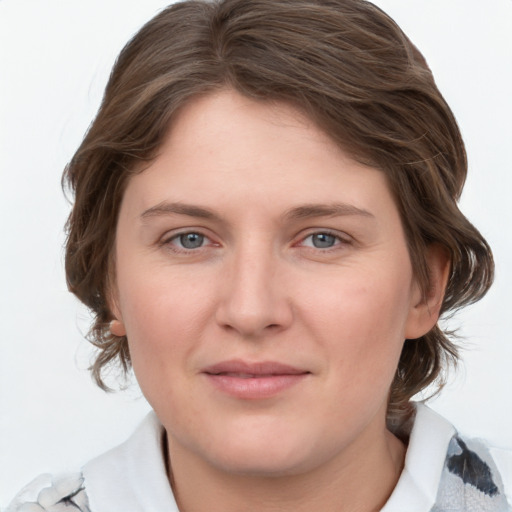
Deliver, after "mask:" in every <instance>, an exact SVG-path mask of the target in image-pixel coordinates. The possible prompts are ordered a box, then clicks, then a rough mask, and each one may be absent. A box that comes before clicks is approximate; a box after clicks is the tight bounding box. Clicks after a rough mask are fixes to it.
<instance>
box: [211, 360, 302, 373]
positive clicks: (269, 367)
mask: <svg viewBox="0 0 512 512" xmlns="http://www.w3.org/2000/svg"><path fill="white" fill-rule="evenodd" d="M202 372H203V373H208V374H210V375H220V374H240V375H255V376H266V375H301V374H305V373H310V372H309V371H307V370H303V369H300V368H296V367H294V366H290V365H287V364H282V363H278V362H276V361H260V362H247V361H242V360H240V359H233V360H231V361H221V362H220V363H216V364H213V365H211V366H207V367H206V368H203V370H202Z"/></svg>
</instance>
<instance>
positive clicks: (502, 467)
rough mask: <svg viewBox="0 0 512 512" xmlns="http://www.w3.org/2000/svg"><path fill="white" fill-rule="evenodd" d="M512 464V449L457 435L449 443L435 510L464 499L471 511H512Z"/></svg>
mask: <svg viewBox="0 0 512 512" xmlns="http://www.w3.org/2000/svg"><path fill="white" fill-rule="evenodd" d="M511 464H512V454H511V452H510V451H507V450H499V451H498V450H496V449H492V448H491V447H489V446H488V445H487V444H486V443H485V442H484V441H482V440H478V439H470V438H463V437H462V436H460V435H458V434H457V435H455V436H454V437H453V438H452V440H451V441H450V444H449V446H448V451H447V454H446V459H445V464H444V468H443V473H442V478H441V482H440V485H439V491H438V495H437V502H436V504H437V506H438V508H435V509H434V511H437V510H445V509H446V508H447V507H448V506H453V504H454V503H455V502H457V503H459V502H461V503H464V510H467V511H469V512H471V511H475V512H487V511H489V512H494V511H496V512H508V511H510V510H511V508H510V505H509V503H510V501H509V499H510V490H511V489H510V485H511V483H512V482H510V472H509V470H510V465H511ZM507 466H508V467H509V468H508V469H507ZM507 498H508V499H507Z"/></svg>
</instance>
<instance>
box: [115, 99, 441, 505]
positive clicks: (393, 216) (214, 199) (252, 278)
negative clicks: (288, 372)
mask: <svg viewBox="0 0 512 512" xmlns="http://www.w3.org/2000/svg"><path fill="white" fill-rule="evenodd" d="M177 205H178V206H177ZM183 205H193V206H194V207H199V208H201V209H203V210H208V212H209V213H211V216H210V217H208V216H205V215H204V211H198V210H197V209H196V211H194V210H191V209H190V208H188V209H186V208H185V209H184V208H183ZM306 205H307V206H308V207H309V209H308V208H304V207H305V206H306ZM311 205H315V207H314V208H311V207H310V206H311ZM333 205H338V206H337V208H336V209H335V210H336V211H335V212H332V211H331V212H328V211H326V209H331V210H332V209H333ZM340 205H341V206H340ZM322 208H323V210H322ZM324 210H325V211H324ZM186 233H189V235H187V237H186V236H182V235H184V234H186ZM190 233H196V235H194V234H192V235H190ZM202 237H204V238H202ZM191 242H192V245H190V243H191ZM184 243H188V244H189V247H190V248H188V249H187V248H185V247H184V245H183V244H184ZM194 244H195V245H194ZM115 256H116V289H115V290H113V299H112V309H113V312H114V315H115V317H116V320H115V321H114V323H113V325H112V330H113V332H114V333H115V334H117V335H124V334H126V335H127V337H128V343H129V349H130V354H131V359H132V363H133V368H134V371H135V374H136V376H137V379H138V381H139V384H140V386H141V389H142V391H143V392H144V394H145V396H146V398H147V399H148V401H149V402H150V404H151V405H152V407H153V408H154V410H155V411H156V413H157V415H158V417H159V418H160V420H161V421H162V423H163V425H164V427H165V429H166V432H167V440H168V452H169V456H170V467H171V469H172V472H171V474H170V479H171V483H172V485H173V487H174V491H175V493H176V495H177V499H178V503H179V506H180V510H183V511H184V512H192V511H193V512H197V511H208V512H215V511H217V510H218V511H222V512H229V511H233V512H234V511H236V512H241V511H246V510H247V511H249V510H258V511H266V510H273V511H276V510H293V511H305V510H323V511H327V512H328V511H331V510H332V511H334V510H336V511H337V512H339V511H345V510H347V511H348V510H350V511H352V512H354V511H356V512H357V511H370V510H378V509H379V508H380V507H381V506H382V505H383V504H384V503H385V501H386V500H387V498H388V497H389V495H390V494H391V492H392V490H393V488H394V486H395V485H396V482H397V480H398V478H399V474H400V471H401V468H402V466H403V460H404V456H405V448H404V446H403V445H402V443H401V442H400V441H398V439H397V438H395V437H394V436H393V435H392V434H391V433H390V432H389V431H388V430H387V429H386V422H385V417H386V407H387V399H388V392H389V388H390V385H391V382H392V379H393V376H394V373H395V370H396V367H397V364H398V359H399V355H400V351H401V349H402V345H403V342H404V339H406V338H412V339H414V338H418V337H420V336H422V335H423V334H425V333H426V332H427V331H428V330H430V329H431V328H432V326H433V325H435V323H436V321H437V317H438V312H439V306H440V304H441V299H442V295H443V291H444V286H445V281H446V274H447V266H448V265H447V261H446V258H444V257H443V255H442V252H441V251H438V250H435V249H432V250H431V251H430V253H429V254H428V260H429V263H430V270H431V275H432V286H431V287H430V289H429V293H428V296H427V297H426V298H424V297H423V296H422V293H421V290H420V289H419V287H418V285H417V283H416V281H415V279H414V276H413V271H412V267H411V262H410V258H409V253H408V250H407V244H406V240H405V236H404V232H403V229H402V224H401V221H400V217H399V213H398V210H397V208H396V205H395V203H394V200H393V197H392V194H391V192H390V190H389V187H388V184H387V181H386V178H385V175H384V174H383V173H382V172H381V171H379V170H377V169H372V168H368V167H365V166H363V165H361V164H359V163H356V162H355V161H353V160H352V159H350V158H349V157H348V156H347V155H346V154H345V153H344V152H343V151H342V150H341V149H340V148H339V147H338V146H336V145H335V144H334V142H332V141H331V139H329V137H328V136H327V135H326V134H325V133H324V132H323V131H321V130H320V129H319V128H317V127H316V126H315V125H314V124H313V123H312V122H310V121H309V120H308V119H306V118H304V117H303V116H302V115H301V114H300V113H299V112H297V111H296V110H294V109H293V108H292V107H290V106H287V105H285V104H279V103H278V104H275V103H272V104H270V103H262V102H255V101H253V100H251V99H248V98H245V97H242V96H240V95H239V94H237V93H235V92H233V91H230V90H226V91H222V92H219V93H215V94H214V95H208V96H205V97H201V98H198V99H195V100H193V101H192V102H191V103H189V104H188V105H186V106H185V107H184V108H183V109H182V110H181V112H180V114H179V115H178V117H177V119H176V120H175V122H174V123H173V126H172V129H171V130H170V131H169V133H168V135H167V137H166V139H165V141H164V143H163V146H162V147H161V150H160V152H159V155H158V157H157V158H156V159H155V160H154V161H153V162H152V163H151V165H150V166H149V167H148V168H147V169H145V170H144V171H143V172H141V173H140V174H138V175H136V176H134V177H133V178H132V179H131V180H130V182H129V184H128V186H127V189H126V192H125V195H124V198H123V202H122V206H121V211H120V215H119V221H118V228H117V239H116V255H115ZM232 359H237V360H243V361H245V362H250V363H252V362H261V361H276V362H279V363H282V364H286V365H290V366H292V367H294V368H298V369H300V370H301V371H303V372H305V375H304V377H303V378H301V379H298V382H297V383H295V384H294V385H292V386H290V387H287V388H286V389H284V390H281V391H279V392H277V393H274V394H271V395H270V396H268V397H263V398H261V397H260V398H256V399H254V398H247V397H243V396H242V397H239V396H232V395H230V394H227V393H226V392H224V391H223V390H219V389H218V388H217V387H216V386H215V385H213V384H212V381H211V380H212V379H211V378H210V377H209V376H207V375H205V373H204V369H205V368H206V367H208V366H210V365H213V364H217V363H219V362H222V361H226V360H232Z"/></svg>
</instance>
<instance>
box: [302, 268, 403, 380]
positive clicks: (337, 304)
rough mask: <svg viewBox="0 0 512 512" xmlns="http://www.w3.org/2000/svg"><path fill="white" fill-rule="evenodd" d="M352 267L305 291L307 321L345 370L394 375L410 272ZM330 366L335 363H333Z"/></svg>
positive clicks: (334, 359)
mask: <svg viewBox="0 0 512 512" xmlns="http://www.w3.org/2000/svg"><path fill="white" fill-rule="evenodd" d="M407 262H408V259H406V260H405V265H404V266H403V267H402V268H403V269H404V270H403V271H400V266H393V267H392V268H387V269H386V271H385V272H383V271H382V270H381V269H371V268H362V269H361V270H359V271H355V270H354V269H351V271H348V272H346V273H345V274H340V276H339V277H338V278H336V279H335V278H332V279H330V280H329V282H328V283H326V286H325V287H324V288H321V287H317V288H314V289H312V290H310V292H309V294H308V307H307V309H306V311H307V318H308V320H307V322H308V324H309V325H310V328H311V329H315V330H316V331H317V332H320V333H322V335H323V341H322V342H323V344H324V345H325V348H326V350H328V351H329V352H330V354H329V357H330V359H331V360H332V361H333V362H334V361H336V364H338V365H340V366H342V367H343V369H344V370H345V371H346V373H347V374H353V373H354V372H355V371H357V373H361V372H363V373H365V374H370V375H371V374H374V375H375V376H377V374H382V373H384V374H386V375H389V374H390V373H391V374H393V373H394V371H395V367H396V364H397V362H398V358H399V355H400V351H401V349H402V345H403V342H404V339H405V336H404V332H405V326H406V322H407V318H408V314H409V310H410V307H411V282H412V271H410V265H409V266H407ZM333 364H334V363H333Z"/></svg>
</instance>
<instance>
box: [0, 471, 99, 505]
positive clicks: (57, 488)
mask: <svg viewBox="0 0 512 512" xmlns="http://www.w3.org/2000/svg"><path fill="white" fill-rule="evenodd" d="M83 483H84V479H83V476H82V474H81V473H71V474H66V475H61V476H52V475H50V474H44V475H40V476H38V477H37V478H35V479H34V480H32V482H30V483H29V484H28V485H26V486H25V487H24V488H23V489H22V490H21V491H20V492H19V493H18V494H17V495H16V497H15V498H14V500H13V501H12V502H11V504H10V505H9V506H8V507H7V510H6V511H5V512H71V511H74V512H77V511H79V512H90V509H89V505H88V500H87V495H86V493H85V488H84V485H83Z"/></svg>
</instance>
